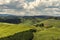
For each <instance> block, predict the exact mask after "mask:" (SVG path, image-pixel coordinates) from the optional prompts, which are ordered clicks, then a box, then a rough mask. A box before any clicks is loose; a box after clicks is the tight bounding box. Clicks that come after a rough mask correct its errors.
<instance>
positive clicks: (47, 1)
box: [0, 0, 60, 16]
mask: <svg viewBox="0 0 60 40" xmlns="http://www.w3.org/2000/svg"><path fill="white" fill-rule="evenodd" d="M0 14H15V15H20V16H35V15H50V16H60V0H0Z"/></svg>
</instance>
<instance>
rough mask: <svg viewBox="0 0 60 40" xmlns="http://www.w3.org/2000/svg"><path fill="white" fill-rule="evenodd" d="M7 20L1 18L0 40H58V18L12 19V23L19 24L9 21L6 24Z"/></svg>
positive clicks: (59, 34) (59, 24) (59, 27)
mask: <svg viewBox="0 0 60 40" xmlns="http://www.w3.org/2000/svg"><path fill="white" fill-rule="evenodd" d="M1 19H2V18H0V20H1ZM7 19H8V18H7ZM7 19H5V18H3V19H2V20H3V21H4V22H3V21H2V22H0V40H60V19H59V18H58V19H57V18H53V17H47V18H46V17H18V18H17V19H16V18H14V21H17V20H19V23H16V22H15V23H13V22H12V20H11V19H9V20H10V21H8V22H6V20H7ZM12 19H13V18H12ZM15 19H16V20H15ZM11 22H12V23H11Z"/></svg>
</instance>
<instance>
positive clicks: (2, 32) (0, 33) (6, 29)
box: [0, 23, 32, 38]
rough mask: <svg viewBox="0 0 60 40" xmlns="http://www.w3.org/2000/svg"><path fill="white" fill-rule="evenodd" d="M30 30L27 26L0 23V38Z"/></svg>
mask: <svg viewBox="0 0 60 40" xmlns="http://www.w3.org/2000/svg"><path fill="white" fill-rule="evenodd" d="M30 29H32V27H30V26H28V25H23V24H8V23H0V38H2V37H7V36H10V35H14V34H15V33H18V32H23V31H26V30H30Z"/></svg>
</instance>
